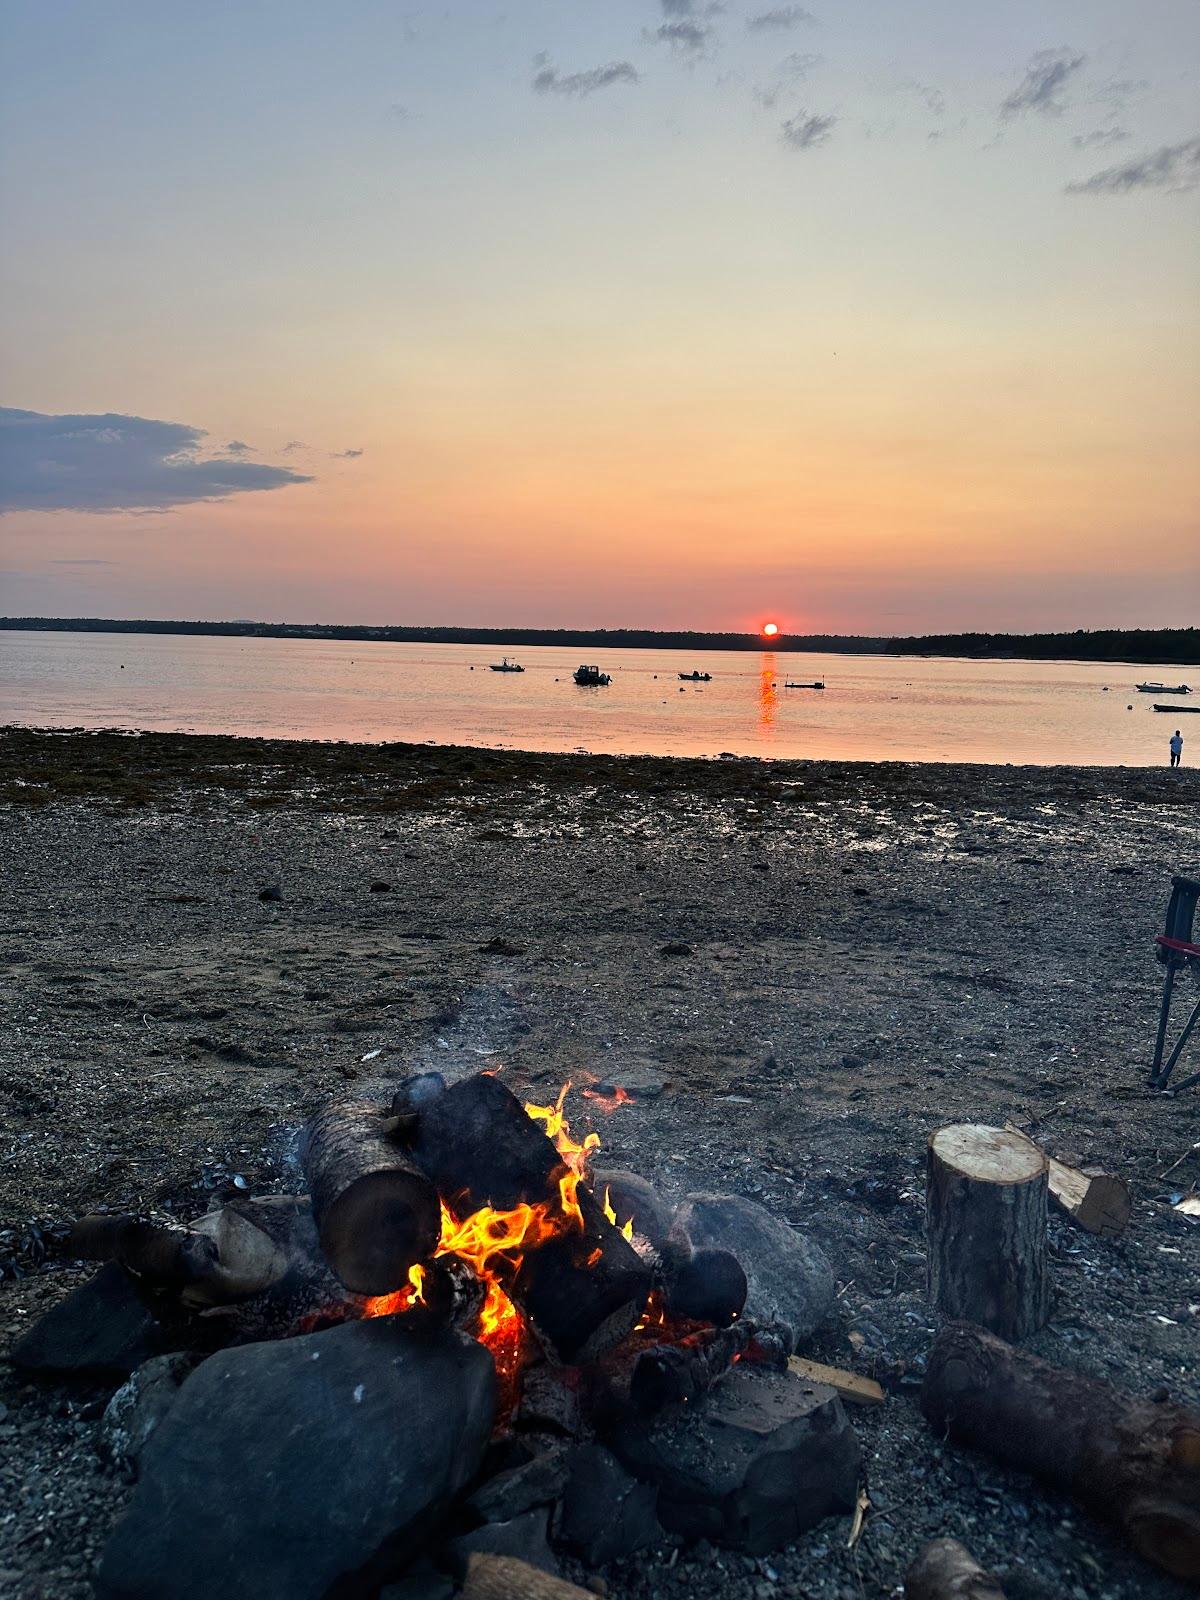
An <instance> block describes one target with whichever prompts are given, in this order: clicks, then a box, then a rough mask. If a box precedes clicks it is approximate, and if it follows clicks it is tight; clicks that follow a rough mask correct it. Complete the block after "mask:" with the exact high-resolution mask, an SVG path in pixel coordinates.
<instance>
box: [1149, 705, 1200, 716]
mask: <svg viewBox="0 0 1200 1600" xmlns="http://www.w3.org/2000/svg"><path fill="white" fill-rule="evenodd" d="M1154 709H1155V711H1173V712H1174V713H1175V715H1176V716H1177V717H1200V706H1160V705H1156V706H1155V707H1154Z"/></svg>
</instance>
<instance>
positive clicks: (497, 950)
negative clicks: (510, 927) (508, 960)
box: [479, 933, 525, 956]
mask: <svg viewBox="0 0 1200 1600" xmlns="http://www.w3.org/2000/svg"><path fill="white" fill-rule="evenodd" d="M479 948H480V950H481V951H482V952H483V954H484V955H485V956H523V955H524V954H525V948H524V946H523V945H519V944H513V943H512V941H511V940H510V939H506V938H505V937H504V935H503V934H500V933H498V934H497V935H496V936H495V938H494V939H489V940H488V942H487V943H486V944H481V945H480V946H479Z"/></svg>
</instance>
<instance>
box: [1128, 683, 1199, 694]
mask: <svg viewBox="0 0 1200 1600" xmlns="http://www.w3.org/2000/svg"><path fill="white" fill-rule="evenodd" d="M1135 687H1136V689H1137V692H1138V693H1139V694H1191V692H1192V691H1191V690H1190V689H1189V688H1188V686H1187V684H1186V683H1177V684H1176V685H1175V686H1174V688H1172V687H1171V685H1170V684H1166V683H1139V684H1136V685H1135Z"/></svg>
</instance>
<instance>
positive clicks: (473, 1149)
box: [412, 1073, 651, 1361]
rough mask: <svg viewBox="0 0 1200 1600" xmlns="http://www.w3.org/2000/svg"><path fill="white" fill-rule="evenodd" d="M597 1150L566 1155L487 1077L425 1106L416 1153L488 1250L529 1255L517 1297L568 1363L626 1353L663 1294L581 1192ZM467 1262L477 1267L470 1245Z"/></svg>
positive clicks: (550, 1119)
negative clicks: (657, 1294) (586, 1164)
mask: <svg viewBox="0 0 1200 1600" xmlns="http://www.w3.org/2000/svg"><path fill="white" fill-rule="evenodd" d="M543 1120H544V1121H545V1122H546V1125H547V1128H548V1129H549V1130H550V1131H551V1132H552V1133H553V1132H558V1131H559V1130H561V1129H562V1128H563V1122H562V1117H561V1109H560V1108H557V1107H556V1108H555V1109H554V1111H553V1112H551V1111H549V1110H547V1111H546V1112H545V1114H544V1116H543ZM586 1150H587V1146H586V1144H585V1145H583V1146H579V1145H572V1146H571V1147H570V1149H569V1150H568V1152H567V1154H566V1155H564V1153H563V1152H562V1151H561V1150H560V1149H559V1148H557V1147H556V1145H555V1144H554V1143H552V1142H551V1139H550V1138H548V1137H547V1136H546V1133H545V1132H543V1130H542V1128H541V1127H540V1126H539V1125H538V1123H537V1122H535V1121H534V1120H533V1119H532V1118H531V1117H530V1116H529V1115H527V1113H526V1112H525V1110H524V1109H523V1107H522V1106H521V1103H520V1101H519V1100H517V1099H516V1097H515V1096H514V1095H513V1094H512V1093H511V1092H510V1091H509V1090H508V1089H507V1088H506V1087H505V1085H504V1084H502V1083H501V1082H500V1081H499V1079H498V1078H494V1077H490V1076H488V1075H487V1074H485V1073H481V1074H479V1075H478V1076H477V1077H474V1078H466V1079H464V1080H463V1081H462V1082H460V1083H456V1084H454V1085H452V1086H451V1087H450V1088H448V1089H447V1090H446V1091H445V1092H444V1093H443V1094H440V1095H438V1096H437V1097H436V1098H434V1099H433V1100H432V1101H430V1102H428V1103H427V1104H425V1105H423V1106H422V1107H421V1108H420V1111H419V1115H418V1120H417V1128H416V1134H415V1137H414V1139H413V1143H412V1154H413V1157H414V1159H415V1160H416V1162H417V1164H418V1166H419V1167H420V1168H421V1170H422V1171H424V1172H425V1173H426V1174H427V1175H428V1176H429V1178H430V1179H432V1181H433V1183H434V1184H435V1185H436V1186H437V1189H438V1192H439V1193H440V1194H442V1195H443V1196H444V1197H445V1199H446V1202H447V1204H448V1205H449V1207H450V1209H451V1210H452V1211H453V1212H454V1213H455V1215H456V1216H460V1217H463V1218H468V1219H472V1220H473V1221H477V1224H478V1225H477V1227H476V1229H475V1232H476V1233H477V1234H478V1235H479V1240H478V1241H477V1244H476V1249H483V1248H486V1246H487V1244H488V1240H489V1238H490V1239H491V1240H492V1248H493V1249H494V1248H496V1245H495V1240H496V1239H497V1238H498V1237H500V1236H502V1235H503V1236H506V1237H508V1238H509V1239H510V1241H511V1242H510V1244H509V1245H508V1246H507V1248H508V1249H509V1250H510V1251H511V1252H519V1256H520V1265H519V1267H518V1268H517V1269H516V1272H515V1276H514V1278H513V1281H512V1282H511V1284H506V1288H507V1289H508V1290H509V1292H510V1293H511V1295H512V1297H513V1298H514V1299H515V1300H516V1301H517V1302H518V1303H519V1304H520V1305H521V1306H522V1307H523V1309H524V1310H525V1311H526V1312H527V1313H528V1315H529V1318H530V1320H531V1321H532V1323H533V1326H534V1329H535V1331H536V1332H537V1334H538V1337H539V1338H540V1339H541V1341H542V1343H543V1344H544V1345H545V1347H546V1349H547V1350H548V1352H549V1353H550V1354H551V1355H553V1356H554V1357H555V1358H556V1359H557V1360H560V1361H588V1360H592V1359H594V1358H595V1357H596V1356H598V1355H600V1354H602V1353H603V1352H604V1351H605V1350H608V1349H611V1348H612V1347H613V1346H614V1345H616V1344H618V1343H619V1342H620V1341H621V1340H622V1339H623V1338H624V1337H625V1335H626V1334H627V1333H628V1332H629V1331H630V1330H631V1329H632V1327H633V1325H634V1323H635V1322H636V1321H637V1319H638V1317H639V1316H640V1315H641V1311H642V1308H643V1306H644V1305H645V1303H646V1299H647V1296H648V1295H649V1292H650V1286H651V1270H650V1267H649V1266H648V1265H647V1264H646V1263H645V1262H643V1261H642V1259H641V1257H640V1256H639V1255H638V1254H637V1252H636V1251H635V1250H634V1249H633V1248H632V1246H631V1245H630V1244H629V1242H628V1241H627V1240H626V1239H624V1238H623V1237H622V1235H621V1233H620V1231H619V1230H618V1229H617V1228H615V1227H614V1226H613V1225H612V1223H610V1222H609V1221H608V1219H607V1218H606V1217H605V1215H604V1212H603V1209H602V1207H601V1205H600V1203H599V1202H598V1201H597V1200H596V1199H595V1197H594V1196H593V1195H592V1193H591V1192H590V1190H588V1189H587V1188H586V1187H585V1186H584V1185H583V1184H582V1183H581V1182H580V1172H581V1170H582V1158H583V1156H584V1155H585V1154H586ZM572 1156H574V1158H575V1159H574V1164H572V1160H571V1159H570V1157H572ZM489 1230H490V1231H489ZM446 1242H447V1241H443V1243H446ZM451 1248H457V1246H455V1245H454V1244H453V1243H452V1242H451ZM461 1253H462V1254H463V1255H464V1256H465V1257H466V1258H467V1259H470V1253H469V1246H468V1245H467V1244H466V1243H465V1242H464V1246H463V1249H462V1252H461Z"/></svg>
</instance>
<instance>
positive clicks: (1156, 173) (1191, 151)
mask: <svg viewBox="0 0 1200 1600" xmlns="http://www.w3.org/2000/svg"><path fill="white" fill-rule="evenodd" d="M1197 184H1200V138H1196V139H1185V140H1184V141H1183V143H1182V144H1165V145H1163V146H1162V147H1161V149H1158V150H1152V151H1151V152H1150V153H1149V154H1148V155H1144V156H1136V157H1135V158H1134V159H1133V160H1132V161H1127V162H1125V163H1124V164H1123V165H1121V166H1117V167H1106V168H1105V169H1104V171H1103V172H1096V173H1093V174H1092V176H1091V177H1090V178H1084V179H1082V180H1081V181H1079V182H1078V183H1069V184H1068V185H1067V189H1066V192H1067V193H1068V194H1131V193H1134V192H1135V191H1137V190H1139V189H1169V190H1175V191H1180V190H1183V189H1194V188H1195V187H1196V185H1197Z"/></svg>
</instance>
